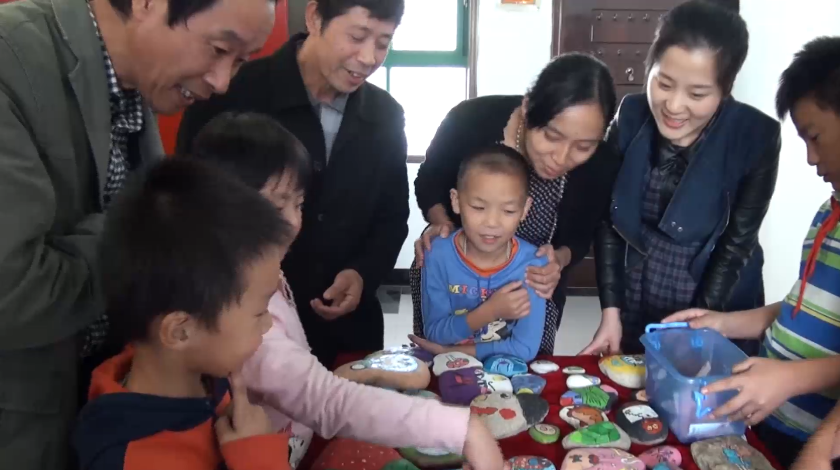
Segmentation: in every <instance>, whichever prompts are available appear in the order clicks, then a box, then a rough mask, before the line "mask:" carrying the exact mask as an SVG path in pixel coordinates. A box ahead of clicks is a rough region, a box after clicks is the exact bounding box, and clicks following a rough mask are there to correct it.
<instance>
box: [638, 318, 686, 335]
mask: <svg viewBox="0 0 840 470" xmlns="http://www.w3.org/2000/svg"><path fill="white" fill-rule="evenodd" d="M675 328H689V325H688V322H685V321H675V322H671V323H651V324H650V325H648V326H646V327H645V333H650V332H651V331H654V330H672V329H675Z"/></svg>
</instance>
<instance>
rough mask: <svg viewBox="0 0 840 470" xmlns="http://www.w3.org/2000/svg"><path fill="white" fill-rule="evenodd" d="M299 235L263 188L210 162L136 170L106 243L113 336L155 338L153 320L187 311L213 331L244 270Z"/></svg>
mask: <svg viewBox="0 0 840 470" xmlns="http://www.w3.org/2000/svg"><path fill="white" fill-rule="evenodd" d="M291 240H292V229H291V226H290V225H289V224H288V223H287V222H285V221H284V220H283V219H282V218H281V217H280V215H279V214H278V213H277V210H276V209H275V208H274V206H273V205H272V204H271V203H270V202H269V201H268V200H267V199H265V198H264V197H262V196H261V195H260V194H259V193H258V192H256V191H254V190H253V189H251V188H249V187H247V186H246V185H245V184H244V183H242V182H240V181H237V180H236V179H235V178H233V177H232V176H229V175H227V174H225V173H224V172H223V171H222V170H221V169H219V168H217V167H215V166H214V165H212V164H209V163H204V162H201V161H198V160H196V159H194V158H184V157H168V158H165V159H164V160H163V161H161V162H159V163H157V164H155V165H153V166H151V167H150V168H149V169H148V170H145V171H141V173H140V174H139V175H135V177H133V178H132V179H131V181H130V182H129V183H128V184H127V185H126V187H125V188H124V189H123V191H122V192H121V193H120V195H119V196H118V197H117V199H116V200H115V202H114V205H113V206H112V207H111V208H110V209H109V212H108V215H107V217H106V221H105V229H104V232H103V235H102V239H101V242H100V251H99V259H100V266H101V269H102V285H103V289H104V292H105V299H106V302H107V308H108V312H109V317H110V320H111V324H112V327H113V332H114V335H115V339H116V340H118V341H124V342H130V341H142V340H145V339H148V337H149V334H150V331H149V328H150V326H151V324H152V322H153V321H154V320H155V319H156V318H158V317H160V316H162V315H166V314H169V313H172V312H179V311H183V312H187V313H188V314H189V315H191V316H193V317H195V318H197V319H199V321H201V323H202V324H204V325H206V326H207V327H208V328H211V329H212V328H214V327H216V326H217V321H218V318H219V315H220V314H221V313H222V311H223V310H224V309H225V307H227V306H229V305H231V304H234V303H236V302H239V301H240V300H241V297H242V295H243V294H244V293H245V290H246V289H247V286H246V285H245V282H246V281H245V273H244V271H245V269H246V267H247V266H249V265H251V264H252V263H254V262H256V261H258V260H259V259H260V258H261V257H263V256H265V254H266V253H267V252H268V251H269V250H270V249H272V248H274V247H285V246H287V245H288V244H289V243H291Z"/></svg>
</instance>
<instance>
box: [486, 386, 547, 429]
mask: <svg viewBox="0 0 840 470" xmlns="http://www.w3.org/2000/svg"><path fill="white" fill-rule="evenodd" d="M470 412H471V413H472V414H474V415H476V416H478V418H479V419H480V420H481V421H483V422H484V424H485V425H486V426H487V429H489V430H490V432H491V433H492V434H493V437H495V438H496V439H504V438H506V437H511V436H515V435H517V434H519V433H521V432H523V431H525V430H526V429H528V428H529V427H531V426H533V425H535V424H537V423H540V422H542V420H543V419H545V417H546V415H548V402H547V401H545V399H543V398H542V397H540V396H538V395H528V394H519V395H514V394H512V393H493V394H490V395H481V396H478V397H476V398H475V400H473V401H472V403H471V404H470Z"/></svg>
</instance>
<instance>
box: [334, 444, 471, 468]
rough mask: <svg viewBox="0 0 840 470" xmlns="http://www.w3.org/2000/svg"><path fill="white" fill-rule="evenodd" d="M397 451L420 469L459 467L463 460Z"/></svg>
mask: <svg viewBox="0 0 840 470" xmlns="http://www.w3.org/2000/svg"><path fill="white" fill-rule="evenodd" d="M398 450H399V453H400V455H401V456H402V457H403V458H404V459H406V460H408V461H409V462H411V463H412V464H414V465H416V466H418V467H420V468H452V467H458V466H460V465H461V463H462V462H463V461H464V458H463V457H461V456H460V455H457V454H450V453H444V454H443V455H431V454H429V453H424V452H421V450H420V449H413V448H404V449H398ZM423 451H425V452H428V449H423ZM435 453H437V452H435ZM336 468H341V467H336Z"/></svg>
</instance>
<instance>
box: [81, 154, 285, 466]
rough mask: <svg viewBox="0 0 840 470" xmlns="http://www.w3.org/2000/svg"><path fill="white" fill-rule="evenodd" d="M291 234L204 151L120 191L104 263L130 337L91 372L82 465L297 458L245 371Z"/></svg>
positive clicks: (112, 308) (161, 166)
mask: <svg viewBox="0 0 840 470" xmlns="http://www.w3.org/2000/svg"><path fill="white" fill-rule="evenodd" d="M291 239H292V230H291V228H290V226H289V224H288V223H286V222H284V221H283V220H282V219H281V218H280V217H278V215H277V211H276V209H275V208H274V206H273V205H272V204H271V203H270V202H268V200H266V199H265V198H263V197H262V196H260V195H259V193H257V192H256V191H254V190H252V189H250V188H249V187H247V186H245V185H244V184H243V183H240V182H238V181H236V180H234V179H232V178H231V177H229V176H227V175H226V174H224V173H223V172H221V171H220V170H218V169H216V168H214V167H211V166H208V165H207V164H206V163H202V162H200V161H198V160H196V159H191V158H169V159H165V160H164V161H162V162H160V163H158V164H156V165H155V166H154V167H152V168H151V169H150V170H149V171H147V172H146V173H145V174H143V175H142V176H141V177H140V178H139V180H138V181H135V182H134V184H133V185H130V186H129V187H127V188H126V189H125V190H124V192H123V193H122V194H121V195H120V197H119V199H118V200H117V203H116V206H115V207H113V208H112V209H111V211H110V213H109V215H108V219H107V221H106V227H105V231H104V234H103V238H102V246H101V269H102V282H103V287H104V290H105V293H106V300H107V303H108V311H109V312H111V314H110V319H111V323H112V325H113V328H114V330H113V331H114V333H116V334H119V335H120V336H121V338H122V339H124V340H125V341H127V343H128V344H129V346H128V347H127V348H126V350H125V351H124V352H123V353H121V354H120V355H118V356H116V357H114V358H112V359H110V360H108V361H106V362H105V363H103V364H102V365H101V366H99V367H98V368H97V369H96V370H95V371H94V373H93V379H92V383H91V388H90V402H89V403H88V405H87V406H86V407H85V408H84V410H83V411H82V413H81V415H80V417H79V422H78V425H77V428H76V430H75V433H74V436H73V440H74V446H75V448H76V451H77V454H78V456H79V459H80V467H81V468H82V469H84V470H87V469H90V470H106V469H108V470H116V469H124V470H135V469H136V470H151V469H159V468H160V469H162V468H171V469H176V468H177V469H178V470H216V469H218V468H227V469H229V470H287V469H289V464H288V436H286V435H284V434H274V433H272V432H271V426H270V423H269V420H268V418H267V416H266V415H265V413H264V412H263V410H262V409H261V408H260V407H258V406H255V405H252V404H251V403H250V402H249V400H248V395H247V392H246V389H245V386H244V385H243V382H242V379H241V377H239V375H238V371H239V369H240V368H241V366H242V364H243V362H244V361H245V360H246V359H247V358H248V357H250V356H251V355H252V354H253V353H254V352H255V351H256V350H257V348H258V347H259V346H260V344H261V342H262V336H263V334H265V332H266V331H267V330H268V329H269V327H270V326H271V319H270V316H269V315H268V313H267V307H268V301H269V299H270V298H271V296H272V295H273V294H274V292H275V291H276V290H277V281H278V278H279V275H280V260H281V259H282V255H283V254H284V252H285V250H286V249H287V248H288V245H289V243H290V242H291ZM227 377H230V382H229V381H228V380H227Z"/></svg>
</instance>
